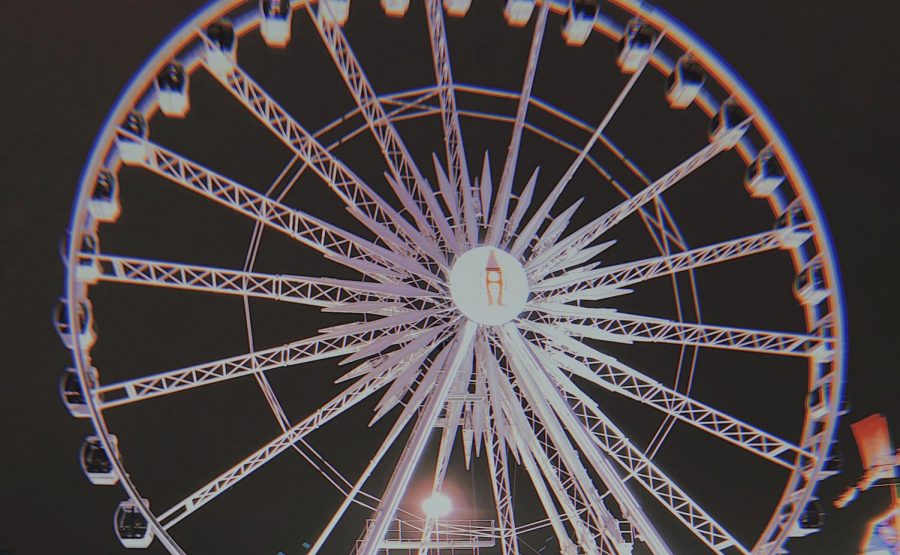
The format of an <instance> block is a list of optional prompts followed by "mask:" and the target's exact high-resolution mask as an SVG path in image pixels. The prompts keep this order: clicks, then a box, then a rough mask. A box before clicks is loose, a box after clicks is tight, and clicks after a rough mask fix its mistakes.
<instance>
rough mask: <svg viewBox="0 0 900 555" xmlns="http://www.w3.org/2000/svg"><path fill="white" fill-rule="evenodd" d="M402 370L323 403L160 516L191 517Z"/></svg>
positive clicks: (168, 522) (168, 521)
mask: <svg viewBox="0 0 900 555" xmlns="http://www.w3.org/2000/svg"><path fill="white" fill-rule="evenodd" d="M400 371H401V369H400V368H397V369H395V370H393V371H391V372H388V373H386V374H381V375H376V376H369V377H367V378H364V379H361V380H359V381H357V382H356V383H355V384H353V385H352V386H350V387H349V388H347V389H346V390H344V391H343V392H342V393H341V394H340V395H338V396H337V397H335V398H333V399H332V400H331V401H329V402H327V403H326V404H324V405H323V406H322V407H321V408H320V409H318V410H317V411H315V412H314V413H312V414H311V415H309V416H308V417H306V418H304V419H303V420H301V421H300V422H298V423H297V424H295V425H294V426H292V427H291V428H290V429H288V430H286V431H285V432H283V433H282V434H280V435H279V436H278V437H276V438H275V439H273V440H272V441H270V442H268V443H267V444H265V445H263V446H262V447H260V448H259V449H257V450H256V451H255V452H253V453H252V454H251V455H250V456H248V457H247V458H245V459H244V460H242V461H240V462H239V463H237V464H236V465H234V466H233V467H231V468H230V469H229V470H227V471H225V472H224V473H222V474H220V475H219V476H217V477H216V478H215V479H213V480H212V481H210V482H209V483H208V484H206V485H205V486H203V487H201V488H200V489H198V490H197V491H195V492H194V493H192V494H191V495H190V496H188V497H186V498H185V499H183V500H182V501H180V502H179V503H177V504H175V505H174V506H173V507H171V508H170V509H169V510H167V511H165V512H164V513H162V514H161V515H160V516H159V520H160V522H161V523H162V524H163V526H164V527H165V528H170V527H172V526H174V525H175V524H177V523H178V522H180V521H181V520H183V519H184V518H185V517H187V516H189V515H190V514H191V513H193V512H194V511H196V510H197V509H199V508H200V507H202V506H203V505H205V504H207V503H209V502H210V501H212V500H213V499H215V498H216V497H217V496H219V495H221V494H222V493H224V492H225V491H227V490H228V489H229V488H231V487H232V486H234V485H235V484H237V483H238V482H239V481H241V480H243V479H244V478H246V477H247V476H249V475H250V474H252V473H253V472H255V471H256V470H258V469H259V468H261V467H262V466H263V465H264V464H266V463H267V462H269V461H271V460H272V459H274V458H275V457H276V456H278V455H279V454H280V453H282V452H284V451H285V450H286V449H288V448H290V447H291V446H292V445H294V444H295V443H297V442H299V441H302V440H303V439H304V438H305V437H306V436H307V435H309V434H310V433H311V432H313V431H315V430H317V429H319V428H320V427H322V426H323V425H325V424H326V423H327V422H330V421H331V420H333V419H334V418H336V417H338V416H340V415H341V414H343V413H345V412H346V411H348V410H350V409H351V408H353V407H354V406H355V405H357V404H359V403H360V402H361V401H363V400H365V399H367V398H368V397H369V396H370V395H372V394H373V393H375V392H377V391H378V390H379V389H381V388H382V387H384V386H385V385H386V384H388V383H390V382H391V381H392V380H393V379H394V378H396V376H397V374H398V373H399V372H400Z"/></svg>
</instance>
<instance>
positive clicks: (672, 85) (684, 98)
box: [666, 54, 706, 110]
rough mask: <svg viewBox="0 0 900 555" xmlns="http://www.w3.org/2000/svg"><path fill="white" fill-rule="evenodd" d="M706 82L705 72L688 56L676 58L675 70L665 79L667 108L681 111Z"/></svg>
mask: <svg viewBox="0 0 900 555" xmlns="http://www.w3.org/2000/svg"><path fill="white" fill-rule="evenodd" d="M705 82H706V72H705V71H703V68H702V67H701V66H700V64H698V63H697V62H696V61H694V59H693V58H691V57H690V56H689V55H687V54H685V55H684V56H682V57H680V58H678V61H677V62H675V69H674V70H672V73H670V74H669V77H668V78H667V79H666V102H668V103H669V106H671V107H672V108H676V109H678V110H683V109H685V108H687V107H688V106H690V105H691V103H692V102H694V99H695V98H697V95H698V94H699V93H700V89H702V88H703V84H704V83H705Z"/></svg>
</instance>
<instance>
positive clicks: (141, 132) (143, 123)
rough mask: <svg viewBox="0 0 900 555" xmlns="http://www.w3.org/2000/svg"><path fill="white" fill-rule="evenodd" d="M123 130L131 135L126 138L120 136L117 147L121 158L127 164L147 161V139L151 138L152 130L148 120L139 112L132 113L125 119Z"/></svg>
mask: <svg viewBox="0 0 900 555" xmlns="http://www.w3.org/2000/svg"><path fill="white" fill-rule="evenodd" d="M122 129H124V130H125V131H128V132H129V133H130V134H131V135H133V136H129V137H126V136H124V135H118V136H117V137H116V146H117V147H118V149H119V158H121V159H122V162H124V163H126V164H129V165H130V164H138V163H140V162H143V161H144V160H146V159H147V153H148V150H147V137H149V136H150V128H149V127H148V126H147V120H146V119H144V116H142V115H141V114H139V113H137V112H131V113H130V114H128V116H127V117H126V118H125V122H124V123H123V124H122Z"/></svg>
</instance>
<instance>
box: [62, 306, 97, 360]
mask: <svg viewBox="0 0 900 555" xmlns="http://www.w3.org/2000/svg"><path fill="white" fill-rule="evenodd" d="M75 314H76V318H77V320H78V326H77V327H76V328H75V329H74V330H73V329H72V325H71V324H70V322H69V303H68V302H67V301H66V300H65V299H60V300H59V302H58V303H57V304H56V309H55V310H54V313H53V323H54V325H55V326H56V333H58V334H59V338H60V339H61V340H62V342H63V345H65V346H66V347H67V348H69V349H73V348H75V341H76V339H73V335H74V336H75V337H77V341H78V346H79V347H81V348H82V349H90V348H91V346H92V345H93V344H94V340H95V339H96V338H97V337H96V335H95V334H94V318H93V314H92V313H91V304H90V302H89V301H87V300H82V301H79V302H78V305H77V306H76V308H75Z"/></svg>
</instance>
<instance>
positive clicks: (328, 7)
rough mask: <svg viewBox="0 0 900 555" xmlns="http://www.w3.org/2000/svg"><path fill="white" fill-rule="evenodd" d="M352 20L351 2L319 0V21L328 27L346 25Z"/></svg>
mask: <svg viewBox="0 0 900 555" xmlns="http://www.w3.org/2000/svg"><path fill="white" fill-rule="evenodd" d="M349 18H350V0H319V19H321V20H322V22H323V23H325V24H327V25H335V24H337V25H344V24H345V23H347V19H349Z"/></svg>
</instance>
